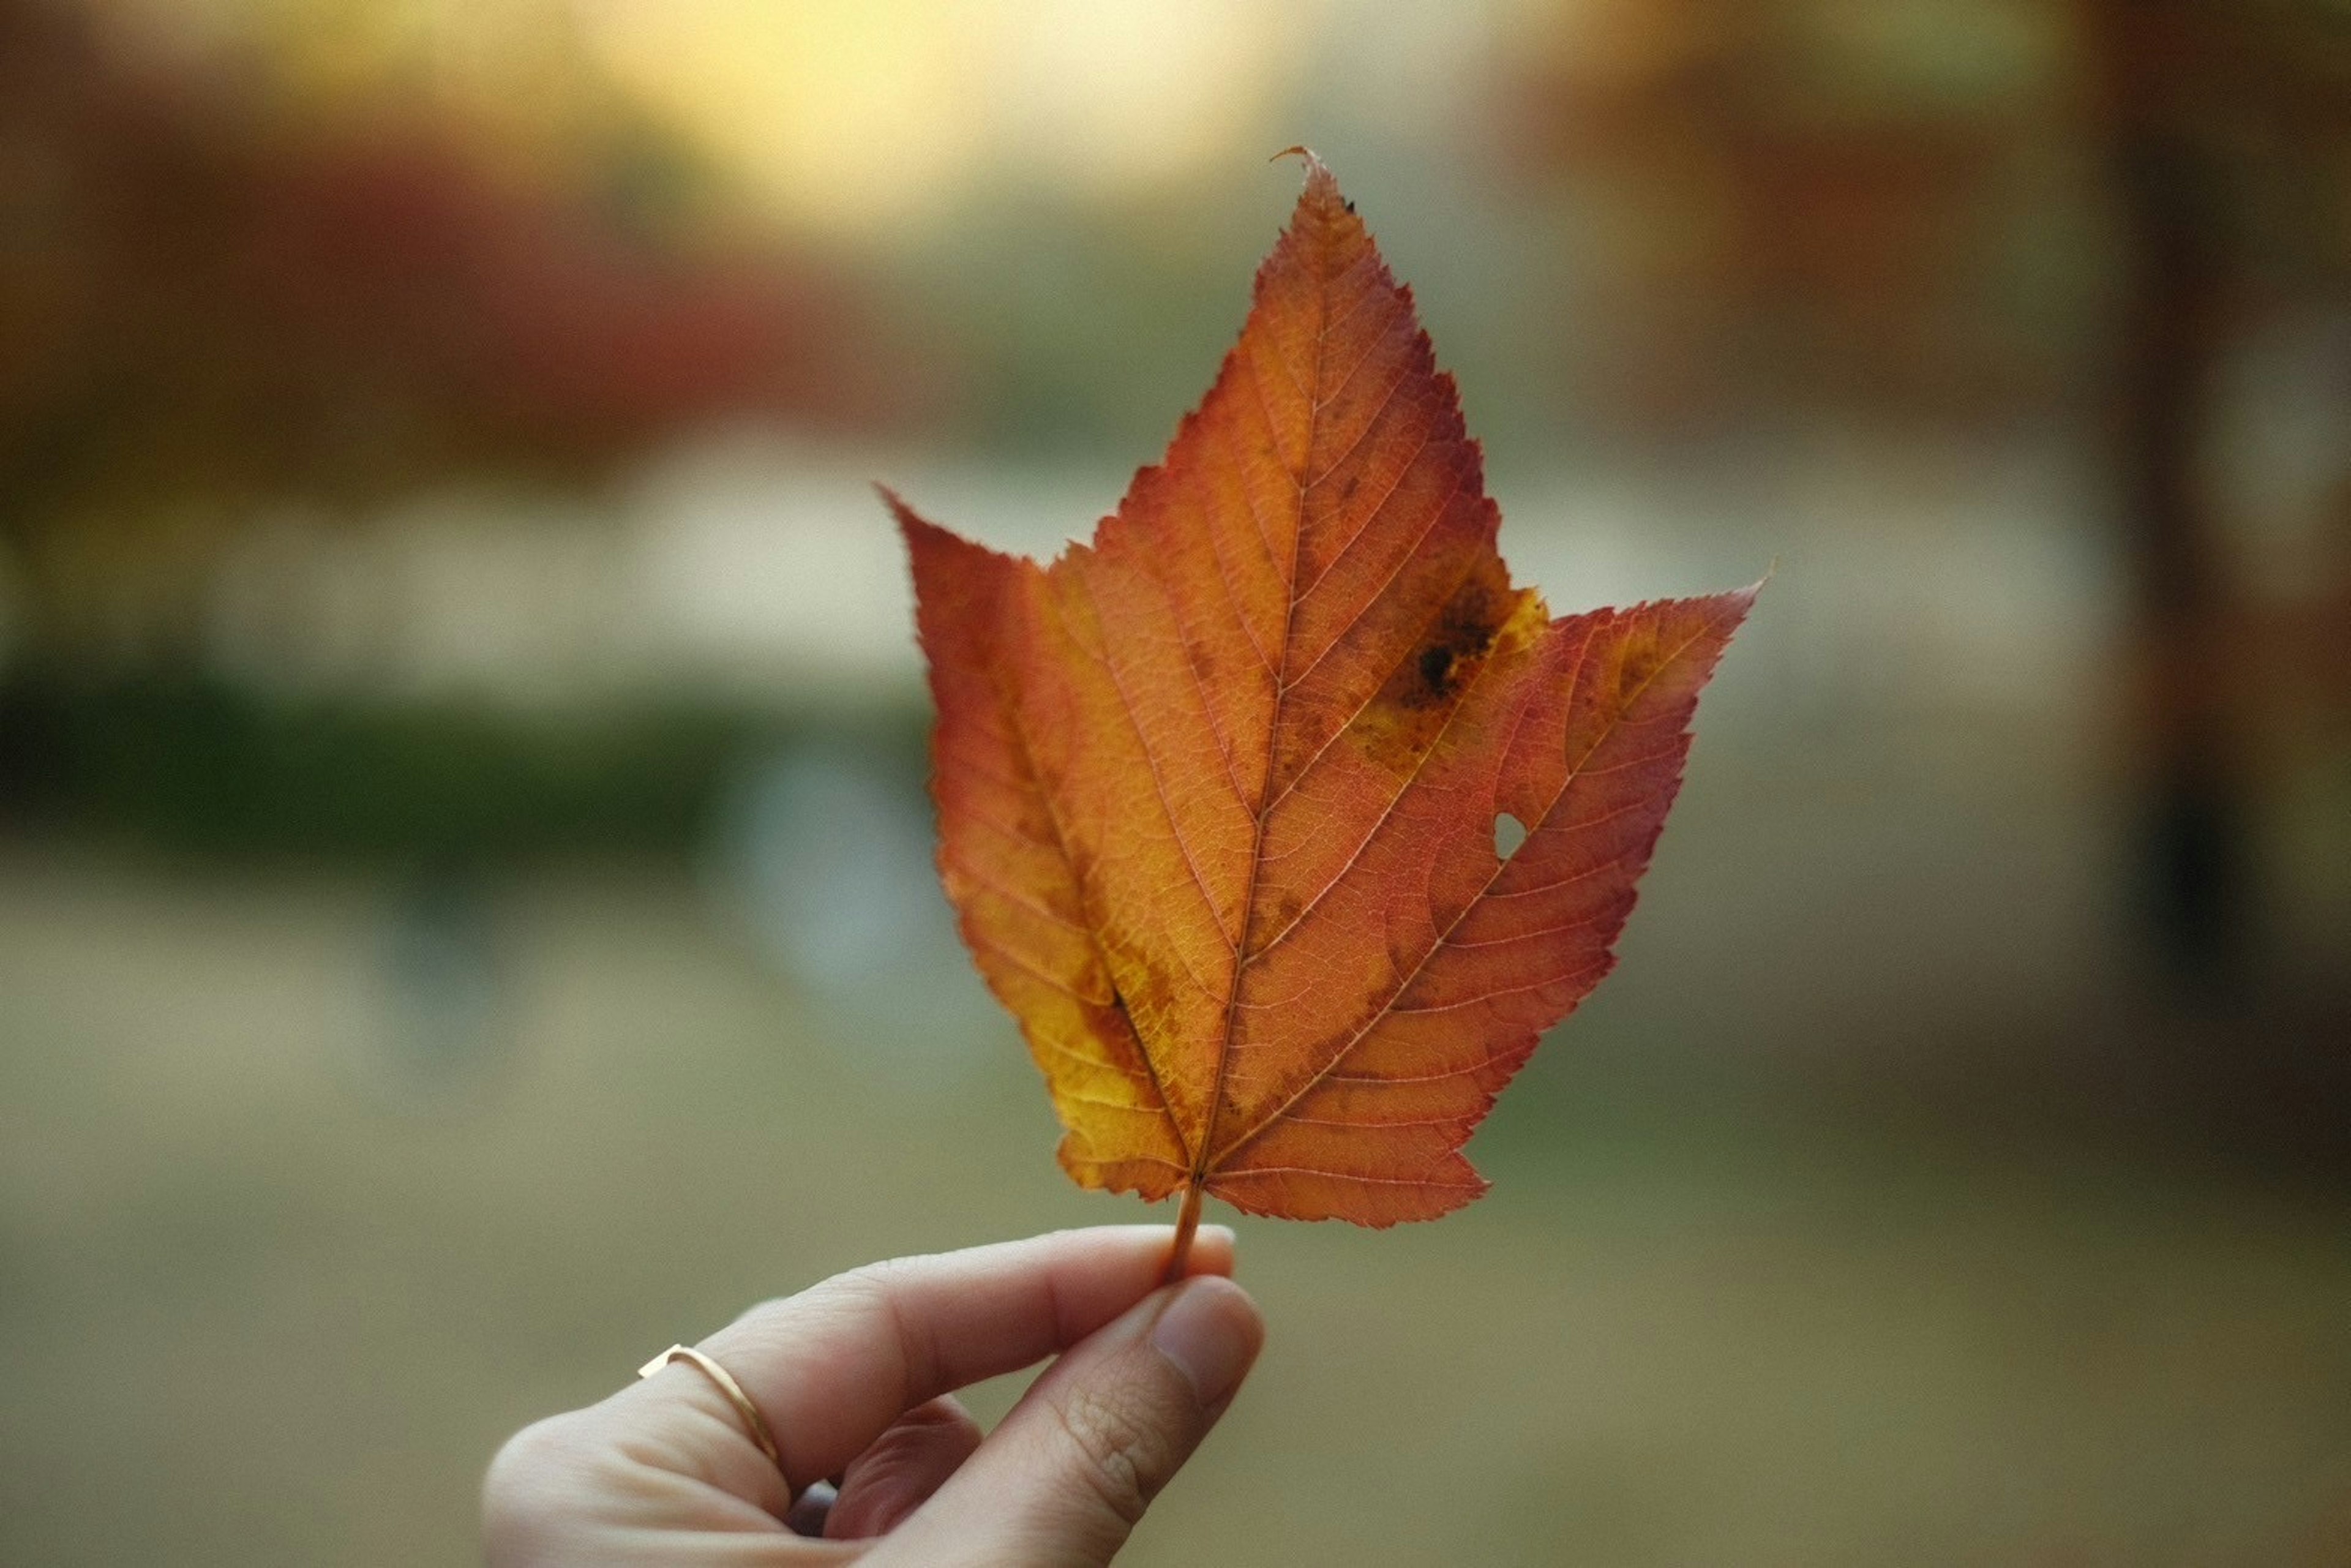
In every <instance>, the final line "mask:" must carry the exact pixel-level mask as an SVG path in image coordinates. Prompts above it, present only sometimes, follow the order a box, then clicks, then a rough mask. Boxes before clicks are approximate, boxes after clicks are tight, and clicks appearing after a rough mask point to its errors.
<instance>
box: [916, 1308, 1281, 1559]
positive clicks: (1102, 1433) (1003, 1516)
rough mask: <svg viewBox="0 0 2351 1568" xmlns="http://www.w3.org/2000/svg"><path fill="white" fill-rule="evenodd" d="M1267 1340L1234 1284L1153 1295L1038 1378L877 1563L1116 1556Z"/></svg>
mask: <svg viewBox="0 0 2351 1568" xmlns="http://www.w3.org/2000/svg"><path fill="white" fill-rule="evenodd" d="M1264 1338H1265V1324H1264V1322H1263V1320H1262V1319H1260V1318H1259V1316H1258V1311H1257V1307H1256V1305H1255V1304H1254V1303H1253V1302H1251V1301H1250V1300H1249V1296H1248V1295H1247V1293H1245V1292H1244V1291H1242V1290H1241V1288H1240V1287H1239V1286H1238V1285H1236V1284H1234V1283H1233V1282H1232V1281H1229V1280H1221V1279H1205V1280H1202V1279H1195V1280H1187V1281H1185V1282H1184V1283H1183V1284H1181V1285H1177V1286H1175V1287H1174V1288H1173V1289H1171V1290H1168V1291H1161V1292H1159V1293H1157V1294H1155V1296H1153V1297H1152V1298H1151V1299H1150V1300H1148V1301H1144V1302H1142V1303H1140V1304H1139V1305H1137V1306H1136V1307H1135V1308H1134V1309H1133V1310H1132V1311H1130V1312H1128V1313H1127V1314H1126V1315H1125V1316H1124V1317H1123V1318H1121V1319H1120V1320H1119V1321H1118V1322H1115V1323H1113V1325H1111V1326H1110V1327H1108V1328H1106V1329H1104V1330H1102V1332H1101V1333H1098V1334H1096V1335H1094V1336H1093V1337H1092V1339H1090V1340H1088V1341H1087V1342H1086V1343H1083V1344H1081V1345H1080V1346H1079V1347H1078V1348H1077V1349H1075V1350H1073V1351H1071V1352H1070V1354H1067V1355H1065V1356H1063V1357H1062V1358H1061V1360H1060V1361H1059V1362H1057V1363H1055V1364H1054V1365H1053V1366H1052V1367H1051V1368H1050V1370H1049V1371H1047V1372H1046V1374H1045V1375H1043V1376H1042V1377H1040V1378H1039V1379H1038V1380H1037V1381H1036V1383H1035V1384H1034V1385H1031V1386H1030V1388H1029V1392H1028V1394H1027V1395H1026V1396H1023V1398H1022V1399H1021V1401H1020V1403H1019V1405H1018V1406H1014V1408H1013V1411H1012V1414H1011V1415H1009V1416H1006V1417H1005V1418H1004V1422H1003V1424H1002V1425H1001V1426H999V1427H997V1429H996V1431H995V1432H994V1433H993V1434H991V1435H990V1436H989V1437H988V1438H987V1441H986V1442H984V1443H982V1444H981V1445H980V1447H979V1451H978V1452H977V1453H976V1454H974V1455H973V1456H972V1457H971V1458H970V1459H969V1460H967V1462H966V1463H965V1464H964V1466H963V1468H962V1469H959V1470H957V1471H956V1473H955V1475H954V1476H953V1477H952V1478H951V1479H949V1480H948V1481H947V1482H946V1485H944V1486H942V1487H941V1488H940V1489H939V1490H938V1493H937V1495H935V1497H933V1498H932V1499H931V1500H930V1502H929V1503H928V1504H926V1505H925V1507H923V1508H922V1509H921V1510H920V1511H917V1512H916V1513H915V1514H914V1517H913V1518H912V1519H910V1520H908V1521H906V1523H905V1524H904V1525H903V1526H902V1527H901V1528H900V1529H899V1531H897V1532H896V1533H895V1534H894V1535H893V1536H891V1538H890V1540H889V1542H888V1543H887V1545H886V1547H885V1548H884V1549H883V1551H884V1552H885V1553H886V1555H877V1556H876V1557H875V1558H874V1559H873V1562H874V1563H877V1564H878V1563H883V1562H890V1563H898V1562H904V1563H932V1562H946V1561H950V1560H952V1561H963V1560H972V1561H977V1562H985V1563H1024V1564H1038V1565H1040V1568H1099V1565H1100V1564H1103V1563H1108V1562H1109V1561H1110V1560H1111V1557H1112V1555H1113V1553H1115V1552H1117V1551H1118V1549H1119V1548H1120V1547H1121V1546H1122V1545H1123V1544H1124V1543H1125V1542H1126V1538H1127V1535H1128V1534H1129V1533H1130V1532H1131V1531H1133V1530H1134V1526H1135V1522H1136V1521H1138V1520H1140V1519H1141V1518H1142V1517H1143V1511H1144V1509H1145V1508H1146V1507H1148V1506H1149V1505H1150V1502H1151V1500H1152V1499H1153V1498H1154V1497H1155V1496H1157V1495H1158V1493H1159V1490H1160V1489H1161V1488H1162V1487H1164V1486H1165V1485H1166V1484H1167V1482H1168V1481H1169V1479H1172V1478H1173V1477H1174V1475H1175V1471H1176V1470H1177V1469H1179V1468H1180V1467H1181V1466H1182V1465H1183V1463H1184V1461H1185V1460H1186V1459H1187V1458H1191V1456H1192V1451H1193V1449H1195V1448H1197V1447H1198V1446H1199V1443H1200V1439H1201V1438H1202V1437H1206V1436H1207V1432H1208V1428H1209V1427H1212V1426H1214V1425H1215V1424H1216V1421H1217V1417H1218V1416H1221V1415H1223V1414H1224V1411H1225V1406H1227V1405H1228V1404H1229V1403H1230V1402H1231V1400H1232V1396H1233V1393H1234V1390H1235V1389H1237V1388H1238V1387H1239V1385H1240V1381H1241V1379H1242V1378H1243V1377H1244V1376H1246V1375H1248V1372H1249V1365H1250V1364H1251V1363H1252V1362H1254V1361H1255V1360H1256V1359H1257V1353H1258V1348H1259V1345H1261V1344H1262V1343H1264ZM958 1553H960V1555H957V1554H958Z"/></svg>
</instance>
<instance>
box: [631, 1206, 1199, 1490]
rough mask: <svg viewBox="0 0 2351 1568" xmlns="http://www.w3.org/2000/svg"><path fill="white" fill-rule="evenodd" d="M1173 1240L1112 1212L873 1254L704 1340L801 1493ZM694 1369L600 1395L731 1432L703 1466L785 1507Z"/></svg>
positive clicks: (654, 1414) (1049, 1335) (1006, 1365)
mask: <svg viewBox="0 0 2351 1568" xmlns="http://www.w3.org/2000/svg"><path fill="white" fill-rule="evenodd" d="M1171 1245H1172V1236H1171V1233H1170V1231H1169V1229H1168V1228H1167V1227H1165V1226H1158V1225H1121V1226H1102V1227H1098V1228H1093V1229H1089V1230H1063V1231H1057V1232H1054V1233H1053V1234H1051V1235H1048V1236H1039V1237H1033V1238H1031V1239H1029V1240H1026V1241H1005V1242H998V1243H996V1244H995V1245H993V1246H987V1247H974V1248H971V1249H967V1250H965V1251H961V1252H943V1253H939V1254H937V1255H935V1256H933V1257H926V1258H902V1259H897V1260H893V1261H890V1262H886V1263H873V1264H869V1265H867V1266H866V1267H864V1268H862V1269H853V1270H851V1271H850V1272H848V1273H846V1274H840V1275H836V1276H834V1277H833V1278H832V1279H830V1280H827V1281H824V1282H823V1283H822V1284H820V1285H817V1286H814V1287H812V1288H810V1289H809V1290H806V1291H801V1292H800V1293H799V1295H797V1296H792V1297H789V1298H788V1299H786V1300H784V1301H770V1302H768V1304H767V1305H765V1306H761V1307H756V1308H754V1309H752V1310H751V1311H750V1312H747V1313H745V1314H744V1315H743V1316H742V1317H741V1318H738V1319H737V1320H736V1321H735V1322H733V1323H730V1324H729V1325H727V1326H726V1328H723V1329H721V1330H719V1331H718V1333H715V1334H713V1335H711V1336H710V1337H709V1338H708V1339H706V1340H705V1341H703V1342H702V1344H701V1347H700V1348H701V1349H702V1350H703V1351H704V1352H705V1354H708V1355H709V1356H711V1357H712V1358H713V1359H714V1360H716V1362H717V1363H718V1364H720V1365H721V1366H724V1367H726V1369H727V1370H728V1371H729V1372H731V1373H732V1374H734V1375H735V1379H736V1381H737V1382H738V1383H740V1384H741V1385H743V1388H744V1391H745V1392H746V1393H747V1395H748V1396H750V1399H751V1402H752V1403H753V1404H754V1405H755V1406H758V1409H759V1411H760V1413H761V1415H762V1416H764V1417H765V1418H766V1420H767V1423H768V1429H769V1430H770V1431H771V1432H773V1433H774V1434H775V1437H776V1445H777V1448H778V1450H779V1451H780V1453H781V1455H782V1458H783V1462H784V1473H785V1475H786V1477H787V1478H789V1481H790V1483H791V1486H792V1490H794V1491H795V1492H797V1491H798V1490H800V1489H802V1488H804V1487H807V1486H808V1485H810V1483H811V1482H814V1481H818V1480H821V1479H824V1478H826V1477H828V1476H833V1475H838V1474H840V1473H841V1470H842V1469H844V1468H845V1467H846V1466H847V1465H848V1464H849V1462H850V1460H852V1459H853V1458H856V1457H857V1456H858V1455H859V1454H861V1453H862V1452H864V1450H865V1449H866V1448H867V1447H868V1446H869V1445H871V1444H872V1442H873V1440H874V1439H875V1438H876V1437H880V1436H881V1435H882V1433H883V1430H884V1429H885V1428H886V1427H889V1426H890V1425H891V1424H892V1423H893V1422H894V1421H896V1420H897V1419H898V1417H899V1416H902V1415H904V1414H905V1413H906V1412H907V1411H908V1410H911V1409H913V1408H914V1406H917V1405H920V1404H922V1403H923V1402H924V1401H925V1400H927V1399H931V1398H935V1397H936V1396H939V1395H941V1394H946V1393H948V1392H950V1391H952V1390H954V1389H956V1388H960V1387H962V1386H964V1385H966V1384H968V1383H975V1382H977V1381H978V1380H979V1379H981V1378H983V1377H992V1376H994V1375H997V1374H998V1373H1004V1372H1016V1371H1018V1370H1019V1369H1020V1368H1021V1367H1024V1366H1027V1365H1029V1364H1031V1363H1033V1362H1036V1361H1039V1360H1041V1359H1042V1358H1043V1357H1045V1356H1048V1355H1050V1354H1054V1353H1055V1352H1057V1351H1061V1350H1065V1349H1067V1348H1068V1347H1070V1346H1071V1345H1073V1344H1075V1343H1078V1342H1079V1341H1080V1340H1081V1339H1083V1338H1085V1337H1086V1336H1087V1335H1088V1334H1090V1333H1093V1332H1094V1331H1095V1330H1096V1329H1098V1328H1100V1327H1102V1324H1104V1323H1106V1322H1110V1321H1111V1320H1112V1319H1113V1318H1115V1317H1117V1316H1118V1315H1119V1313H1121V1312H1124V1311H1126V1310H1127V1309H1128V1308H1129V1307H1131V1306H1133V1305H1134V1303H1135V1302H1136V1301H1140V1300H1142V1299H1143V1297H1144V1296H1145V1295H1147V1294H1148V1293H1149V1292H1150V1291H1151V1290H1152V1288H1153V1286H1154V1285H1155V1284H1156V1283H1157V1282H1158V1280H1159V1276H1160V1273H1161V1271H1162V1270H1164V1269H1165V1267H1166V1263H1167V1254H1168V1249H1169V1247H1170V1246H1171ZM1192 1258H1193V1264H1192V1266H1193V1269H1194V1270H1195V1271H1196V1272H1201V1273H1229V1272H1230V1271H1231V1270H1232V1260H1233V1233H1232V1232H1231V1231H1230V1230H1228V1229H1226V1228H1224V1227H1222V1226H1202V1227H1201V1228H1200V1231H1199V1236H1198V1239H1196V1241H1195V1242H1194V1244H1193V1249H1192ZM692 1374H693V1369H692V1368H688V1367H684V1366H674V1367H671V1368H669V1369H666V1370H664V1371H663V1372H661V1373H659V1374H657V1375H654V1376H653V1377H652V1378H650V1379H648V1380H646V1381H645V1382H643V1383H642V1384H639V1385H636V1386H635V1387H634V1388H631V1389H625V1390H623V1391H622V1393H620V1394H618V1395H615V1396H613V1397H612V1398H611V1399H609V1400H607V1401H606V1402H605V1404H604V1406H601V1407H600V1408H601V1409H602V1410H604V1411H606V1412H608V1413H609V1415H610V1416H611V1418H612V1419H613V1420H615V1421H619V1422H623V1423H628V1424H631V1425H632V1427H635V1428H636V1429H638V1430H642V1429H643V1424H644V1423H648V1422H656V1423H660V1424H661V1425H662V1426H663V1427H664V1430H673V1429H677V1428H679V1427H685V1426H689V1425H693V1426H697V1427H698V1428H699V1430H700V1431H701V1432H703V1433H704V1434H711V1433H716V1434H731V1438H730V1439H729V1442H728V1447H729V1448H730V1452H729V1453H728V1454H726V1455H723V1456H722V1455H705V1456H700V1457H699V1462H700V1464H701V1465H702V1468H703V1473H704V1474H706V1475H708V1476H710V1477H711V1478H712V1479H714V1480H715V1481H716V1483H717V1484H719V1485H721V1486H723V1487H725V1488H726V1490H730V1491H733V1492H734V1493H735V1495H737V1496H738V1497H745V1498H749V1499H752V1500H757V1501H759V1502H760V1503H761V1504H762V1505H763V1506H774V1507H776V1508H778V1510H779V1509H780V1506H781V1505H780V1504H779V1503H775V1502H774V1500H772V1499H771V1498H769V1497H768V1496H767V1495H766V1494H767V1493H768V1492H769V1491H773V1490H776V1488H775V1484H774V1480H773V1475H774V1470H773V1467H768V1477H767V1478H765V1479H764V1481H763V1479H762V1478H759V1477H758V1476H757V1475H755V1474H753V1473H751V1472H752V1471H753V1470H754V1469H756V1468H757V1467H756V1466H755V1465H751V1464H750V1463H749V1462H748V1461H747V1459H746V1456H749V1459H750V1460H758V1449H757V1448H754V1447H753V1446H752V1444H751V1442H750V1439H749V1437H747V1435H745V1433H744V1430H743V1421H742V1418H741V1416H739V1415H737V1413H736V1412H735V1411H734V1410H733V1409H732V1408H731V1407H729V1406H727V1404H726V1396H724V1395H723V1394H721V1393H720V1392H719V1390H718V1389H717V1388H716V1385H713V1384H712V1383H711V1381H710V1380H709V1379H708V1378H707V1377H701V1376H695V1375H692ZM734 1450H739V1451H734ZM759 1463H764V1460H759Z"/></svg>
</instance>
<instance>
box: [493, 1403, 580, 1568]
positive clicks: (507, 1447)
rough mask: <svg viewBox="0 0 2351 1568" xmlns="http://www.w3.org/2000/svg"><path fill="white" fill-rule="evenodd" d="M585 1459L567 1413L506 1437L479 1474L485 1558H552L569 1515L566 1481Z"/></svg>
mask: <svg viewBox="0 0 2351 1568" xmlns="http://www.w3.org/2000/svg"><path fill="white" fill-rule="evenodd" d="M588 1461H589V1456H588V1455H587V1454H586V1452H585V1451H584V1450H583V1448H582V1446H581V1443H580V1436H579V1431H578V1422H577V1421H576V1420H575V1419H574V1418H573V1417H572V1416H549V1417H548V1418H547V1419H546V1420H543V1421H537V1422H534V1423H532V1424H531V1425H530V1426H528V1427H524V1428H523V1429H522V1430H521V1431H519V1432H517V1433H516V1434H515V1435H514V1436H513V1437H509V1438H507V1440H506V1442H505V1443H504V1444H503V1445H502V1446H501V1447H500V1448H499V1449H498V1451H497V1455H496V1458H492V1459H491V1460H490V1468H489V1471H488V1473H487V1474H486V1476H484V1477H483V1479H482V1534H483V1541H484V1545H485V1548H486V1555H487V1557H488V1559H489V1561H490V1562H492V1563H497V1564H501V1565H503V1564H507V1563H537V1562H542V1561H551V1560H552V1558H551V1557H550V1556H549V1553H550V1552H553V1551H554V1550H555V1548H556V1545H557V1543H558V1538H559V1535H560V1533H561V1531H562V1529H563V1527H564V1525H565V1524H566V1522H567V1521H568V1519H569V1511H570V1510H569V1504H568V1502H567V1499H568V1495H569V1483H570V1482H571V1481H572V1479H574V1478H576V1477H578V1476H579V1475H580V1473H581V1472H582V1471H583V1470H584V1469H587V1468H588Z"/></svg>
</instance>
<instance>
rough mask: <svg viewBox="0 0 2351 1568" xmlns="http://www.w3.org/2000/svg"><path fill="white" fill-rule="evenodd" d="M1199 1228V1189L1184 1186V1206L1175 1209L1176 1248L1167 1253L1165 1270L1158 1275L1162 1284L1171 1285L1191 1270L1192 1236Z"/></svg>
mask: <svg viewBox="0 0 2351 1568" xmlns="http://www.w3.org/2000/svg"><path fill="white" fill-rule="evenodd" d="M1199 1228H1200V1189H1199V1188H1198V1187H1196V1186H1188V1185H1187V1186H1186V1187H1185V1188H1184V1207H1182V1208H1180V1209H1178V1210H1176V1211H1175V1250H1174V1251H1172V1252H1170V1253H1169V1254H1168V1255H1167V1272H1166V1273H1165V1274H1163V1275H1161V1276H1160V1280H1159V1282H1160V1283H1161V1284H1163V1285H1173V1284H1175V1282H1176V1281H1179V1280H1181V1279H1183V1278H1184V1276H1185V1275H1186V1274H1188V1273H1190V1272H1191V1263H1192V1237H1193V1235H1194V1233H1195V1232H1196V1231H1197V1230H1198V1229H1199Z"/></svg>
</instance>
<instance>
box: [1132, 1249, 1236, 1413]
mask: <svg viewBox="0 0 2351 1568" xmlns="http://www.w3.org/2000/svg"><path fill="white" fill-rule="evenodd" d="M1240 1295H1241V1290H1240V1287H1239V1286H1238V1285H1236V1284H1234V1283H1233V1282H1232V1281H1229V1280H1225V1279H1220V1278H1217V1277H1215V1276H1204V1277H1202V1278H1199V1279H1196V1280H1190V1281H1186V1282H1185V1283H1184V1285H1183V1286H1182V1287H1181V1288H1179V1289H1178V1290H1177V1291H1176V1292H1175V1300H1174V1301H1169V1302H1168V1303H1167V1310H1166V1311H1165V1312H1161V1313H1160V1314H1159V1321H1158V1322H1156V1323H1155V1324H1153V1325H1152V1328H1151V1343H1152V1344H1153V1346H1154V1347H1155V1348H1156V1349H1157V1350H1158V1352H1159V1354H1162V1355H1164V1356H1165V1357H1166V1358H1167V1359H1168V1361H1169V1362H1171V1363H1173V1364H1174V1365H1175V1370H1176V1371H1178V1372H1180V1373H1182V1374H1183V1375H1184V1380H1185V1381H1186V1383H1189V1384H1190V1385H1192V1392H1193V1394H1194V1395H1196V1396H1197V1397H1198V1398H1199V1401H1200V1404H1201V1406H1202V1407H1203V1408H1206V1407H1207V1406H1213V1405H1215V1404H1216V1403H1217V1401H1218V1400H1220V1399H1222V1398H1223V1397H1224V1396H1226V1395H1228V1394H1230V1393H1231V1392H1232V1391H1233V1385H1235V1384H1237V1383H1238V1382H1239V1381H1240V1380H1241V1374H1242V1373H1244V1372H1247V1371H1248V1370H1249V1362H1250V1361H1251V1360H1253V1359H1254V1358H1255V1356H1256V1354H1257V1344H1256V1339H1257V1336H1256V1335H1255V1334H1253V1333H1249V1325H1250V1321H1251V1314H1250V1313H1249V1311H1248V1308H1247V1306H1246V1302H1247V1300H1248V1298H1247V1297H1241V1301H1239V1302H1235V1301H1228V1300H1225V1299H1224V1298H1226V1297H1228V1296H1240Z"/></svg>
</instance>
